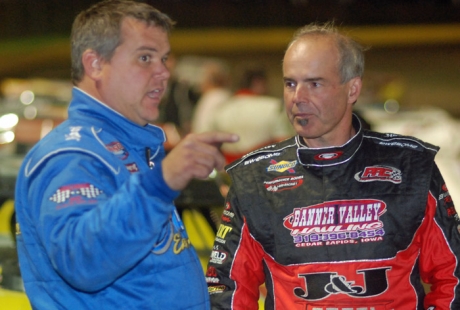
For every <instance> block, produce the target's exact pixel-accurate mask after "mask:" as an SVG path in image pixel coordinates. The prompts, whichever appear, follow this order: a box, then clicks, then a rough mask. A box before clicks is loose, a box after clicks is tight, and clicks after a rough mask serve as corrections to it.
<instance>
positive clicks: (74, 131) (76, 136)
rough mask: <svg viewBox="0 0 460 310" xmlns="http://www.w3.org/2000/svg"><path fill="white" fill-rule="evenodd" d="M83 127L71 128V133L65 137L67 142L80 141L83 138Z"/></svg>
mask: <svg viewBox="0 0 460 310" xmlns="http://www.w3.org/2000/svg"><path fill="white" fill-rule="evenodd" d="M81 128H82V127H81V126H71V127H70V133H69V134H67V135H65V139H66V140H77V141H80V139H81V136H80V130H81Z"/></svg>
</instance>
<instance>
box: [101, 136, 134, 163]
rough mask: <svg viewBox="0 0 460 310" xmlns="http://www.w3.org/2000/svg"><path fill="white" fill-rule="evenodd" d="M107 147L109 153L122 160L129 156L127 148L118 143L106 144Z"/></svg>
mask: <svg viewBox="0 0 460 310" xmlns="http://www.w3.org/2000/svg"><path fill="white" fill-rule="evenodd" d="M105 147H106V149H107V150H108V151H109V152H112V153H113V154H115V156H117V157H118V158H120V159H121V160H125V159H126V158H127V157H128V155H129V153H128V151H127V150H126V149H125V147H124V146H123V145H122V144H121V143H120V142H118V141H114V142H110V143H109V144H106V145H105Z"/></svg>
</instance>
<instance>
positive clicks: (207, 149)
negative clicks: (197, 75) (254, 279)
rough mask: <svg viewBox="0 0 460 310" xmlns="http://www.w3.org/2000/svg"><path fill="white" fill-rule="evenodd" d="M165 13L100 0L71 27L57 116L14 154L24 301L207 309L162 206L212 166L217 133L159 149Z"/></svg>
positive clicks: (50, 305) (170, 212)
mask: <svg viewBox="0 0 460 310" xmlns="http://www.w3.org/2000/svg"><path fill="white" fill-rule="evenodd" d="M172 27H173V22H172V21H171V19H170V18H169V17H168V16H166V15H165V14H163V13H161V12H159V11H158V10H156V9H154V8H152V7H151V6H149V5H146V4H144V3H138V2H133V1H122V0H114V1H104V2H101V3H98V4H95V5H94V6H92V7H91V8H89V9H88V10H86V11H84V12H82V13H80V14H79V15H78V16H77V17H76V19H75V21H74V24H73V28H72V81H73V83H74V85H75V87H74V89H73V99H72V101H71V103H70V106H69V111H68V116H69V117H68V120H66V121H65V122H64V123H62V124H61V125H60V126H58V127H57V128H56V129H55V130H54V131H52V132H51V133H50V134H48V135H47V136H46V137H45V138H43V139H42V140H41V141H40V142H39V143H38V144H37V145H36V146H35V147H34V148H33V149H32V150H31V151H30V152H29V154H28V155H27V156H26V158H25V160H24V162H23V165H22V167H21V170H20V174H19V176H18V181H17V187H16V212H17V221H18V223H19V230H18V234H17V244H18V252H19V261H20V267H21V273H22V276H23V280H24V285H25V290H26V293H27V295H28V297H29V299H30V302H31V304H32V306H33V308H34V309H47V310H49V309H116V308H120V309H207V308H209V300H208V293H207V288H206V283H205V281H204V275H203V272H202V268H201V265H200V263H199V261H198V258H197V255H196V253H195V251H194V250H193V248H192V246H191V244H190V241H189V239H188V237H187V235H186V232H185V230H184V227H183V225H182V222H181V220H180V218H179V217H178V216H177V212H176V210H175V207H174V205H173V200H174V199H175V198H176V197H177V195H178V191H180V190H182V189H183V188H184V187H185V186H186V185H187V184H188V182H189V181H190V180H191V179H193V178H205V177H207V176H208V175H209V173H210V172H211V171H212V170H213V169H215V168H216V169H221V168H222V167H223V165H224V162H225V161H224V158H223V156H222V155H221V153H220V152H219V146H220V144H222V143H224V142H233V141H235V140H237V137H236V136H235V135H232V134H228V133H207V134H200V135H189V136H187V137H186V138H184V139H183V140H182V141H181V142H180V143H179V144H178V145H177V146H176V147H175V148H174V149H173V150H171V151H170V152H169V153H168V155H167V156H165V152H164V148H163V143H164V142H165V135H164V132H163V131H162V130H161V129H160V128H159V127H156V126H154V125H151V123H152V122H154V121H155V120H156V119H157V117H158V104H159V103H160V99H161V97H162V95H163V93H164V92H165V89H166V84H167V80H168V78H169V76H170V73H169V71H168V69H167V68H166V66H165V62H166V60H167V58H168V54H169V52H170V45H169V33H170V31H171V29H172Z"/></svg>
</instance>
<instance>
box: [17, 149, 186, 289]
mask: <svg viewBox="0 0 460 310" xmlns="http://www.w3.org/2000/svg"><path fill="white" fill-rule="evenodd" d="M76 155H77V156H76ZM122 168H124V167H122ZM37 172H39V173H33V174H31V175H30V176H27V177H24V176H23V179H25V180H26V181H24V182H27V186H24V184H19V185H18V186H19V188H23V189H24V188H25V189H26V190H27V194H26V195H27V196H26V197H27V198H26V199H23V200H22V201H23V202H22V204H23V205H22V206H21V205H19V206H18V207H21V208H28V209H29V212H28V214H29V217H30V218H29V219H28V220H29V221H30V222H26V223H24V224H28V225H32V226H33V225H35V226H36V227H35V229H36V233H37V235H38V238H39V240H40V243H41V244H42V246H43V247H44V251H45V252H46V253H47V256H48V257H49V258H50V263H51V264H52V265H53V267H54V269H55V270H56V271H57V272H58V273H59V274H60V276H61V277H62V278H64V279H65V280H66V281H67V282H68V283H69V284H70V285H72V286H74V287H75V288H77V289H80V290H82V291H85V292H91V291H97V290H100V289H102V288H104V287H106V286H107V285H109V284H111V283H112V282H114V281H115V280H116V279H117V278H118V277H120V276H122V275H123V274H125V273H126V272H127V271H129V270H130V269H131V268H132V267H133V266H135V265H136V264H137V263H138V262H139V261H140V260H141V259H143V258H144V257H145V256H147V255H148V254H149V253H150V251H151V250H153V249H155V245H156V244H158V243H160V242H161V240H162V239H163V238H165V235H166V233H167V231H168V229H167V228H168V227H169V225H170V224H169V221H171V216H172V214H173V210H174V207H173V205H172V200H173V199H174V198H175V197H176V196H177V193H176V192H175V191H172V190H170V189H169V188H168V187H167V186H166V184H165V182H164V180H163V177H162V172H161V167H159V166H157V167H156V168H155V169H153V170H149V171H145V172H143V173H138V174H132V175H128V176H127V175H126V174H125V175H124V177H123V178H121V177H120V175H117V173H119V174H121V173H122V172H123V173H126V171H118V172H117V171H115V172H114V169H113V167H110V166H109V165H107V163H103V162H101V161H100V160H98V159H96V158H95V157H93V156H91V155H89V154H85V153H78V154H76V153H75V152H69V153H62V154H59V155H57V156H54V157H52V158H51V159H49V160H47V161H46V162H45V163H43V164H41V165H40V167H39V171H37ZM128 174H129V173H128ZM24 201H25V203H24ZM20 224H21V225H22V224H23V223H20Z"/></svg>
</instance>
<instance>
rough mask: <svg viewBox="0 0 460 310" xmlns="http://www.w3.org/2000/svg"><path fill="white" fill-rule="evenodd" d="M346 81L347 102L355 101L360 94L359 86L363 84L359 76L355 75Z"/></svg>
mask: <svg viewBox="0 0 460 310" xmlns="http://www.w3.org/2000/svg"><path fill="white" fill-rule="evenodd" d="M348 83H349V87H348V102H349V103H355V102H356V101H357V100H358V97H359V95H360V94H361V87H362V86H363V82H362V80H361V78H360V77H355V78H352V79H351V80H350V81H348Z"/></svg>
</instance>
